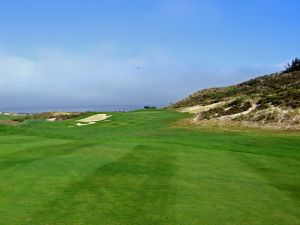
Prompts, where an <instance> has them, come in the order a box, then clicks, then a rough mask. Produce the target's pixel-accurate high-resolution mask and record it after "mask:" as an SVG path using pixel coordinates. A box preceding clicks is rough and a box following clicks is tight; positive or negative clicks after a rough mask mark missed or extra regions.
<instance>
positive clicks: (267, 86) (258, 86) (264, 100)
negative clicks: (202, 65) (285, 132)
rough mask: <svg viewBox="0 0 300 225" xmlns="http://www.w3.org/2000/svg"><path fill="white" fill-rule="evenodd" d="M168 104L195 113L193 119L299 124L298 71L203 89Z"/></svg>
mask: <svg viewBox="0 0 300 225" xmlns="http://www.w3.org/2000/svg"><path fill="white" fill-rule="evenodd" d="M170 108H173V109H176V110H179V111H181V112H190V113H194V114H195V115H196V116H195V117H194V118H193V121H194V122H198V123H199V122H201V121H203V120H215V121H216V120H217V121H220V120H222V121H224V120H225V121H238V122H242V123H244V124H248V125H259V126H261V125H264V126H270V127H276V128H296V129H298V128H300V110H299V108H300V71H293V72H282V73H275V74H271V75H266V76H261V77H258V78H256V79H251V80H249V81H246V82H243V83H240V84H237V85H232V86H228V87H222V88H210V89H204V90H201V91H198V92H195V93H193V94H192V95H190V96H189V97H187V98H185V99H183V100H181V101H179V102H177V103H175V104H173V105H171V106H170Z"/></svg>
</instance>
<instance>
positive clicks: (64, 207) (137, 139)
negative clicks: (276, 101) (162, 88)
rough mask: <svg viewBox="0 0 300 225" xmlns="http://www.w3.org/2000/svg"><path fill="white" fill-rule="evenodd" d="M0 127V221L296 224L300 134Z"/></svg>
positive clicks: (135, 117)
mask: <svg viewBox="0 0 300 225" xmlns="http://www.w3.org/2000/svg"><path fill="white" fill-rule="evenodd" d="M112 115H113V116H112V117H111V118H110V119H111V121H109V122H99V123H97V124H95V125H91V126H85V127H73V128H70V127H68V126H70V125H74V124H75V120H76V119H71V120H66V121H61V122H55V123H49V122H44V121H38V120H35V121H28V122H25V123H24V124H22V125H18V126H8V125H0V179H1V182H0V193H1V195H0V218H1V220H0V224H3V225H8V224H9V225H14V224H17V225H20V224H32V225H33V224H55V225H60V224H61V225H68V224H70V225H71V224H72V225H75V224H76V225H77V224H78V225H79V224H80V225H82V224H97V225H98V224H110V225H111V224H112V225H114V224H119V225H125V224H130V225H134V224H166V225H167V224H174V225H175V224H176V225H179V224H182V225H187V224H207V225H210V224H264V225H268V224H270V225H271V224H299V223H300V194H299V193H300V192H299V190H300V179H299V178H300V177H299V174H300V149H299V146H300V136H299V134H298V133H293V134H288V133H287V134H278V133H272V132H267V133H264V132H256V131H255V130H252V131H251V132H243V131H235V132H232V131H222V132H219V131H218V130H213V129H197V130H196V129H191V128H184V129H183V128H180V127H177V126H174V123H175V122H176V121H178V120H179V119H183V118H184V117H186V115H185V114H180V113H176V112H170V111H165V110H146V111H135V112H130V113H112Z"/></svg>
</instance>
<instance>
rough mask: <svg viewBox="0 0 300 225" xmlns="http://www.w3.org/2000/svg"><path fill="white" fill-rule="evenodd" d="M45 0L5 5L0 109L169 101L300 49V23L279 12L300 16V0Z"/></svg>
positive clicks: (273, 67)
mask: <svg viewBox="0 0 300 225" xmlns="http://www.w3.org/2000/svg"><path fill="white" fill-rule="evenodd" d="M45 2H46V3H44V4H41V3H39V2H37V1H34V0H29V1H28V2H27V4H26V5H22V4H23V3H22V2H21V1H16V0H13V1H12V3H3V6H4V7H3V8H2V9H0V21H2V22H0V29H1V31H2V33H3V35H1V37H0V103H1V105H0V111H1V110H5V109H13V108H18V109H22V108H24V107H62V106H66V107H68V106H70V107H73V106H76V107H78V106H97V105H98V106H101V105H106V106H109V105H145V104H156V105H164V104H169V103H171V102H174V101H176V100H178V99H180V98H182V97H184V96H186V95H188V94H190V93H191V92H193V91H196V90H198V89H201V88H205V87H211V86H224V85H229V84H233V83H238V82H240V81H243V80H247V79H249V78H252V77H255V76H257V75H263V74H267V73H271V72H276V71H279V70H281V69H283V65H284V63H285V62H286V61H287V60H289V59H290V58H291V57H295V56H296V55H294V54H295V53H296V52H297V51H298V52H299V47H298V49H295V48H296V47H295V46H294V40H296V39H298V38H299V34H300V33H299V31H298V30H296V29H295V28H294V25H293V24H289V25H287V26H291V27H293V29H291V30H290V31H288V34H282V33H281V32H279V31H278V30H277V29H276V27H277V26H278V27H280V26H281V25H282V24H284V22H285V21H283V22H282V21H281V20H280V19H278V18H277V19H276V20H275V21H274V18H272V17H273V16H274V13H275V16H276V15H277V14H276V13H279V12H280V13H281V14H280V15H283V16H286V15H287V14H288V15H289V17H288V19H295V18H294V17H297V16H296V15H292V14H291V13H288V11H289V10H291V9H293V8H294V6H293V5H292V4H289V3H294V4H298V3H297V1H290V2H289V3H283V2H281V1H278V2H275V3H274V2H273V6H272V7H271V8H270V9H269V10H270V15H269V14H267V15H266V13H265V10H264V7H265V6H267V5H268V2H269V1H267V0H266V1H253V2H251V3H241V2H240V1H234V0H232V1H230V3H228V4H227V3H226V2H228V1H221V0H199V1H196V0H185V1H183V0H163V1H153V2H152V3H151V4H150V3H141V2H138V1H132V2H130V3H127V4H124V2H123V1H118V0H115V1H105V0H103V1H92V0H91V1H87V3H85V2H83V1H72V2H71V1H70V2H69V1H66V2H65V3H60V2H59V1H45ZM231 6H236V7H237V8H231ZM24 7H25V9H24ZM26 10H27V11H26ZM107 10H110V13H107V12H106V11H107ZM254 10H255V12H256V14H255V15H253V14H252V13H253V12H254ZM240 11H241V12H240ZM54 12H55V14H54ZM29 15H31V16H29ZM261 15H264V20H262V19H263V18H260V16H261ZM285 19H287V18H285ZM3 21H5V22H3ZM258 21H261V23H260V24H258V23H257V22H258ZM291 21H292V20H291ZM293 21H294V20H293ZM274 22H275V23H274ZM276 22H278V23H277V24H276ZM279 22H280V23H279ZM290 23H292V22H290ZM271 24H272V26H273V27H272V28H271V27H267V26H268V25H271ZM75 25H76V26H75ZM283 29H285V30H286V27H285V28H283ZM258 34H259V35H260V37H258V36H257V35H258ZM275 35H277V36H278V35H280V36H279V37H280V38H281V39H280V38H279V37H278V38H277V36H275ZM291 35H292V36H291ZM283 42H284V43H285V45H284V46H283ZM292 46H293V47H292Z"/></svg>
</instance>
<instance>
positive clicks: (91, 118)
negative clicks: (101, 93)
mask: <svg viewBox="0 0 300 225" xmlns="http://www.w3.org/2000/svg"><path fill="white" fill-rule="evenodd" d="M109 117H111V115H106V114H96V115H93V116H89V117H87V118H84V119H81V120H78V122H79V123H77V124H76V126H87V125H91V124H95V123H96V122H98V121H102V120H106V119H107V118H109Z"/></svg>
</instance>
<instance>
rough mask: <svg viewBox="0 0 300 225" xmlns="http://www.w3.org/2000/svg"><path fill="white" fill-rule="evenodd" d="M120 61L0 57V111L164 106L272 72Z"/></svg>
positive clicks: (97, 54)
mask: <svg viewBox="0 0 300 225" xmlns="http://www.w3.org/2000/svg"><path fill="white" fill-rule="evenodd" d="M120 55H122V54H118V51H117V50H114V51H112V52H109V54H108V53H107V51H106V50H102V49H97V51H94V52H90V53H88V54H81V55H74V54H69V53H68V52H65V51H64V50H62V49H57V48H54V49H47V50H43V51H42V52H39V53H38V54H37V56H36V57H35V58H26V57H21V56H12V55H3V54H2V55H1V56H0V111H1V107H2V108H3V107H5V108H9V107H24V106H28V107H31V106H41V107H45V106H58V107H60V106H82V105H85V106H101V105H143V104H168V103H170V102H174V101H176V100H179V99H180V98H182V97H185V96H186V95H188V94H190V93H191V92H193V91H196V90H199V89H201V88H205V87H211V86H220V85H221V86H222V85H227V84H232V83H237V82H239V81H243V80H246V79H248V78H251V77H254V76H256V75H261V73H263V72H264V71H272V69H273V68H274V67H242V68H234V67H228V68H225V69H224V67H220V66H216V65H205V66H203V65H201V63H199V64H197V65H189V64H187V63H184V62H180V61H178V60H176V59H175V58H173V57H171V56H170V54H169V53H168V52H167V51H166V50H164V49H152V50H149V51H145V52H143V53H141V54H139V55H137V56H135V57H133V56H128V57H120ZM275 71H276V70H275ZM254 72H255V73H254Z"/></svg>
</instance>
